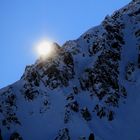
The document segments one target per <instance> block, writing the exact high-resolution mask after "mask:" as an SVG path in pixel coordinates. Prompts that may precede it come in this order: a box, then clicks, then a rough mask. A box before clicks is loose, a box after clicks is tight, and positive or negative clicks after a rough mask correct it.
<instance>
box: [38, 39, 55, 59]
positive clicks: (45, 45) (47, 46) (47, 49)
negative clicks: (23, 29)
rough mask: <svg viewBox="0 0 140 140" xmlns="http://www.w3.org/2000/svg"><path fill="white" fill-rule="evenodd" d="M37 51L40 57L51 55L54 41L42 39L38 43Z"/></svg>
mask: <svg viewBox="0 0 140 140" xmlns="http://www.w3.org/2000/svg"><path fill="white" fill-rule="evenodd" d="M36 52H37V55H38V56H39V57H43V58H46V57H49V56H50V55H51V54H52V52H53V43H52V42H50V41H47V40H43V41H40V42H39V43H37V45H36Z"/></svg>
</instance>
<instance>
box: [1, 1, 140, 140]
mask: <svg viewBox="0 0 140 140" xmlns="http://www.w3.org/2000/svg"><path fill="white" fill-rule="evenodd" d="M54 47H55V51H54V54H53V55H52V56H51V57H49V58H47V59H46V60H42V59H41V58H40V59H38V60H37V61H36V63H35V64H33V65H30V66H27V67H26V69H25V72H24V74H23V76H22V77H21V79H20V80H19V81H17V82H16V83H14V84H12V85H10V86H8V87H6V88H3V89H1V90H0V119H1V122H0V128H1V132H2V134H1V135H2V136H3V139H4V140H7V139H9V137H11V139H12V140H15V139H18V140H22V139H23V140H29V139H30V140H36V139H40V140H45V139H47V140H94V139H96V140H112V139H114V140H115V139H120V140H121V139H122V140H124V139H127V140H134V139H137V140H138V139H139V138H140V135H139V123H140V113H139V112H138V110H139V106H140V95H139V91H140V76H139V75H140V1H139V0H133V1H132V2H130V3H129V4H128V5H127V6H125V7H123V8H122V9H120V10H118V11H116V12H114V13H113V15H111V16H106V17H105V19H104V21H103V22H102V23H101V24H100V25H99V26H97V27H93V28H91V29H89V30H88V31H87V32H85V33H84V34H83V35H81V36H80V37H79V38H78V39H76V40H72V41H67V42H66V43H65V44H64V45H63V46H62V47H60V46H59V45H58V44H57V43H54Z"/></svg>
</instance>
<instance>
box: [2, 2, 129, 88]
mask: <svg viewBox="0 0 140 140" xmlns="http://www.w3.org/2000/svg"><path fill="white" fill-rule="evenodd" d="M130 1H131V0H0V88H1V87H4V86H6V85H8V84H11V83H13V82H15V81H17V80H18V79H20V77H21V75H22V74H23V72H24V69H25V66H26V65H30V64H32V63H34V62H35V60H36V59H37V56H36V55H35V54H34V51H33V44H34V43H35V42H37V41H38V40H40V39H41V38H49V39H52V40H54V41H56V42H58V43H59V44H63V43H64V42H65V41H66V40H72V39H76V38H78V37H79V36H80V35H81V34H82V33H84V32H85V31H86V30H88V29H89V28H91V27H93V26H96V25H98V24H99V23H100V22H101V21H102V20H103V19H104V17H105V16H106V15H107V14H109V15H110V14H111V13H112V12H113V11H114V10H117V9H119V8H121V7H122V6H124V5H126V4H127V3H128V2H130Z"/></svg>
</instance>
